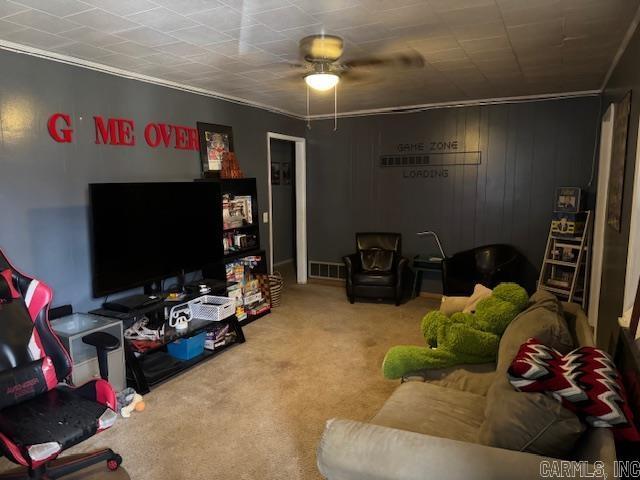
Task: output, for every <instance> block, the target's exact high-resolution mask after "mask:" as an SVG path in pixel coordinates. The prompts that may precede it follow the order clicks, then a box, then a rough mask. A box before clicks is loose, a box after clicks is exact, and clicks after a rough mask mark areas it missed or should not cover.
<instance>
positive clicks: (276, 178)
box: [271, 162, 280, 185]
mask: <svg viewBox="0 0 640 480" xmlns="http://www.w3.org/2000/svg"><path fill="white" fill-rule="evenodd" d="M271 185H280V162H271Z"/></svg>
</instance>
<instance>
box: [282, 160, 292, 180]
mask: <svg viewBox="0 0 640 480" xmlns="http://www.w3.org/2000/svg"><path fill="white" fill-rule="evenodd" d="M281 177H282V185H291V163H289V162H283V163H282V167H281Z"/></svg>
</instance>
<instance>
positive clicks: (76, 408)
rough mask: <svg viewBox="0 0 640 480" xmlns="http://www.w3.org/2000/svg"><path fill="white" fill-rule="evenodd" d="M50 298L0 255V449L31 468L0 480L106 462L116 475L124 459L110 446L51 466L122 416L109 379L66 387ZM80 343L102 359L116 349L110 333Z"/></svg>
mask: <svg viewBox="0 0 640 480" xmlns="http://www.w3.org/2000/svg"><path fill="white" fill-rule="evenodd" d="M51 299H52V291H51V289H50V288H49V287H48V286H46V285H45V284H44V283H41V282H40V281H38V280H36V279H34V278H31V277H29V276H27V275H25V274H23V273H21V272H19V271H18V270H17V269H16V268H15V267H13V266H12V265H11V263H9V261H8V260H7V258H6V257H5V255H4V253H3V252H2V250H0V450H1V451H2V453H3V454H4V455H5V456H6V457H7V458H8V459H10V460H11V461H13V462H15V463H17V464H20V465H22V466H24V467H26V470H27V471H26V472H22V473H15V474H4V475H0V479H8V478H30V479H40V480H44V479H52V478H59V477H61V476H64V475H68V474H70V473H73V472H76V471H78V470H81V469H84V468H87V467H89V466H91V465H94V464H96V463H98V462H101V461H106V462H107V467H108V468H109V469H110V470H116V469H117V468H118V466H119V465H120V463H121V462H122V458H121V457H120V455H118V454H116V453H114V452H113V451H112V450H110V449H105V450H101V451H98V452H95V453H92V454H87V455H84V456H81V457H74V459H73V460H69V461H65V460H64V459H61V460H59V461H57V462H56V464H55V465H51V464H50V463H49V462H51V461H52V460H54V459H55V458H56V457H57V456H58V455H59V454H60V453H61V452H62V451H63V450H66V449H67V448H69V447H71V446H73V445H76V444H78V443H80V442H82V441H84V440H86V439H87V438H90V437H92V436H93V435H95V434H96V433H98V432H101V431H102V430H105V429H107V428H109V427H111V425H113V423H114V422H115V420H116V417H117V414H116V412H115V410H116V395H115V393H114V391H113V388H111V385H109V382H107V381H106V380H105V379H96V380H91V381H89V382H87V383H85V384H84V385H81V386H79V387H77V388H73V387H71V386H69V385H67V384H65V383H63V381H64V380H65V379H66V378H68V377H69V375H70V374H71V369H72V363H71V359H70V357H69V354H68V353H67V351H66V349H65V348H64V346H63V345H62V343H60V340H59V339H58V337H57V336H56V334H55V332H54V331H53V329H52V328H51V325H50V323H49V318H48V312H49V305H50V304H51ZM83 341H84V342H85V343H89V344H91V345H94V346H95V347H96V348H97V350H98V357H99V359H100V360H103V358H104V360H105V361H106V355H105V354H104V352H105V351H109V350H112V349H114V348H117V347H118V344H119V340H118V339H116V338H115V337H113V336H111V335H107V334H104V335H98V336H97V337H95V336H94V337H92V338H85V339H83ZM101 371H102V370H101Z"/></svg>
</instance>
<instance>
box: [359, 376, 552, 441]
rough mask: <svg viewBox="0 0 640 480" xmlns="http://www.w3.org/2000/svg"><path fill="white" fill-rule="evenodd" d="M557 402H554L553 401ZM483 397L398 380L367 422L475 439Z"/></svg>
mask: <svg viewBox="0 0 640 480" xmlns="http://www.w3.org/2000/svg"><path fill="white" fill-rule="evenodd" d="M556 403H557V402H556ZM484 408H485V398H484V397H482V396H480V395H475V394H473V393H468V392H462V391H458V390H452V389H450V388H444V387H440V386H438V385H433V384H431V383H423V382H406V383H403V384H401V385H400V386H399V387H398V388H396V390H395V391H394V392H393V394H392V395H391V397H389V399H388V400H387V401H386V402H385V404H384V406H383V407H382V409H381V410H380V411H379V412H378V414H377V415H376V416H375V417H373V419H372V420H371V422H370V423H373V424H375V425H382V426H385V427H391V428H398V429H400V430H408V431H411V432H417V433H423V434H426V435H433V436H436V437H443V438H450V439H452V440H460V441H465V442H476V441H477V438H478V430H479V428H480V425H481V423H482V419H483V412H484Z"/></svg>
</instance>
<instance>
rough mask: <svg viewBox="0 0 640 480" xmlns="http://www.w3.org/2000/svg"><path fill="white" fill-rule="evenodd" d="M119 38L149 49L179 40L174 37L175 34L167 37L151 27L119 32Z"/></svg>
mask: <svg viewBox="0 0 640 480" xmlns="http://www.w3.org/2000/svg"><path fill="white" fill-rule="evenodd" d="M118 37H122V38H123V39H126V40H130V41H132V42H136V43H140V44H142V45H146V46H147V47H157V46H158V45H165V44H168V43H175V42H176V40H177V37H176V36H175V35H173V33H172V34H171V35H167V34H166V33H162V32H159V31H157V30H154V29H152V28H149V27H138V28H134V29H131V30H126V31H124V32H118Z"/></svg>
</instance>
